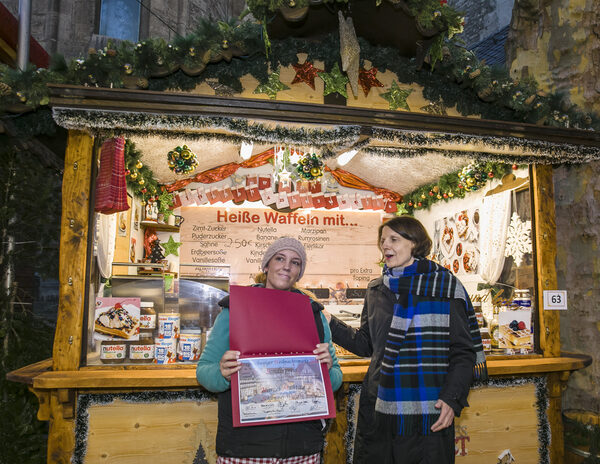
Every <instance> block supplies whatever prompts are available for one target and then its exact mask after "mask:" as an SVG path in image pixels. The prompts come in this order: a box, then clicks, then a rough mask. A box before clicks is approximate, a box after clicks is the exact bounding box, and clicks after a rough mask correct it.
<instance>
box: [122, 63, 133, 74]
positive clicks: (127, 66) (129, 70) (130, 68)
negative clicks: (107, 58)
mask: <svg viewBox="0 0 600 464" xmlns="http://www.w3.org/2000/svg"><path fill="white" fill-rule="evenodd" d="M123 69H124V70H125V74H131V73H133V66H131V65H130V64H129V63H125V64H124V65H123Z"/></svg>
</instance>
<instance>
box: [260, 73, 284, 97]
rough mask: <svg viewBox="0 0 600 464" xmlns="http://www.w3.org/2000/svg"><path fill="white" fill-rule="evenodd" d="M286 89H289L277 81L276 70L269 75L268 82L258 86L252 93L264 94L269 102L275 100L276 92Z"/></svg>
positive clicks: (277, 74)
mask: <svg viewBox="0 0 600 464" xmlns="http://www.w3.org/2000/svg"><path fill="white" fill-rule="evenodd" d="M288 89H289V87H288V86H287V85H285V84H284V83H283V82H281V81H280V80H279V70H277V71H274V72H272V73H271V74H269V80H268V81H267V82H266V83H265V84H260V85H259V86H258V87H256V89H254V93H264V94H266V95H268V96H269V98H270V99H271V100H275V98H276V97H277V92H279V91H281V90H288Z"/></svg>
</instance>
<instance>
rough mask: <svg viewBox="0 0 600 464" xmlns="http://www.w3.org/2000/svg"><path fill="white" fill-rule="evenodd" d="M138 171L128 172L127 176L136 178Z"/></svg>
mask: <svg viewBox="0 0 600 464" xmlns="http://www.w3.org/2000/svg"><path fill="white" fill-rule="evenodd" d="M137 176H138V173H137V172H135V171H133V172H132V173H131V174H129V177H131V178H132V179H133V180H135V179H137Z"/></svg>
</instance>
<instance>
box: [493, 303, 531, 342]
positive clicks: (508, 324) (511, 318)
mask: <svg viewBox="0 0 600 464" xmlns="http://www.w3.org/2000/svg"><path fill="white" fill-rule="evenodd" d="M498 325H499V334H500V336H499V340H498V346H499V348H505V349H512V350H515V351H520V350H531V349H533V334H532V333H531V309H516V310H509V311H502V312H501V313H499V314H498Z"/></svg>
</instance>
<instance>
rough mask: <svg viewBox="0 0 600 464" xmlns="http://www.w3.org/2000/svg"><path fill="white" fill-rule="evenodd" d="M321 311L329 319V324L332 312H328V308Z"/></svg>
mask: <svg viewBox="0 0 600 464" xmlns="http://www.w3.org/2000/svg"><path fill="white" fill-rule="evenodd" d="M321 312H322V313H323V316H325V319H327V323H328V324H329V323H330V322H331V313H330V312H328V311H327V310H326V309H323V310H322V311H321Z"/></svg>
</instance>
